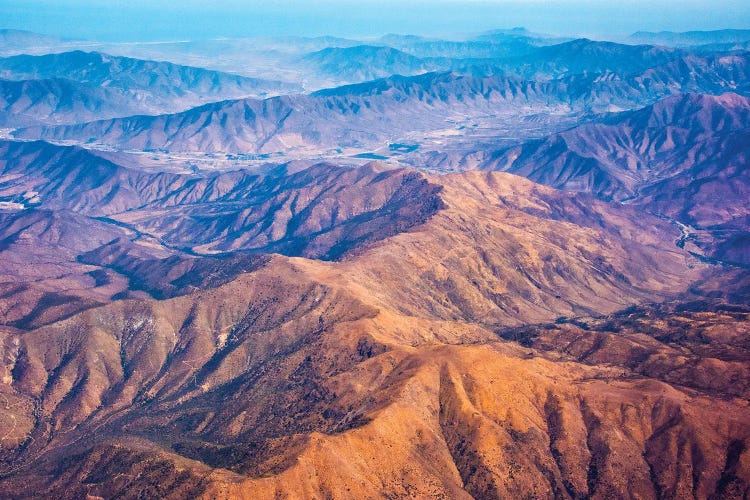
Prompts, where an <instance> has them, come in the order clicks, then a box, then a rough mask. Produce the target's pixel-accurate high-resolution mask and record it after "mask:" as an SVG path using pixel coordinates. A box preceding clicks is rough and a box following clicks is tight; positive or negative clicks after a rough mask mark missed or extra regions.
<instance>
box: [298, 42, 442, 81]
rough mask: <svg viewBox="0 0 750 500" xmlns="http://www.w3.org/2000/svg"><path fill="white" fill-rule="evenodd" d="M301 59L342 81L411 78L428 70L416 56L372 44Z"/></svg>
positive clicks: (333, 49) (332, 48) (340, 48)
mask: <svg viewBox="0 0 750 500" xmlns="http://www.w3.org/2000/svg"><path fill="white" fill-rule="evenodd" d="M302 60H303V62H304V63H305V64H307V65H309V66H310V67H312V68H314V70H315V71H317V72H319V73H321V74H323V75H324V76H326V77H328V78H332V79H334V80H336V81H343V82H360V81H366V80H375V79H377V78H386V77H389V76H391V75H414V74H418V73H424V72H425V71H427V69H428V67H427V66H426V65H425V63H424V62H423V61H422V60H421V59H419V58H418V57H414V56H412V55H409V54H406V53H404V52H401V51H400V50H396V49H393V48H391V47H376V46H372V45H358V46H356V47H344V48H342V47H328V48H325V49H323V50H320V51H318V52H313V53H311V54H307V55H306V56H304V57H303V58H302Z"/></svg>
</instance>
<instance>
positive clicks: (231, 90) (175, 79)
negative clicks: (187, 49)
mask: <svg viewBox="0 0 750 500" xmlns="http://www.w3.org/2000/svg"><path fill="white" fill-rule="evenodd" d="M0 78H2V79H5V80H16V81H26V80H59V79H66V80H70V81H73V82H77V83H78V84H80V87H79V88H81V89H87V90H88V92H89V93H91V95H92V96H96V95H97V94H96V91H106V92H107V93H108V95H111V96H115V98H116V99H117V100H119V101H121V102H122V104H121V106H122V107H121V108H120V109H119V113H118V116H126V115H127V114H135V112H138V113H148V114H158V113H165V112H174V111H179V110H183V109H186V108H189V107H192V106H196V105H198V104H202V103H205V102H210V101H218V100H222V99H229V98H238V97H248V96H265V95H268V94H275V93H280V92H291V91H294V90H296V89H297V87H295V86H293V85H289V84H284V83H281V82H273V81H266V80H258V79H253V78H247V77H241V76H237V75H231V74H228V73H220V72H216V71H210V70H205V69H201V68H193V67H188V66H179V65H176V64H172V63H168V62H156V61H144V60H140V59H133V58H128V57H119V56H111V55H108V54H102V53H98V52H82V51H72V52H62V53H57V54H45V55H40V56H31V55H18V56H12V57H6V58H0ZM78 92H79V93H80V92H82V90H79V91H78ZM47 93H48V94H50V95H49V97H47V99H58V100H70V99H73V98H75V96H71V95H69V93H67V92H65V89H55V88H48V89H47ZM33 97H34V96H33V95H29V96H27V99H32V102H33ZM108 103H109V101H108V100H106V99H105V100H103V101H102V103H101V104H100V105H101V106H106V105H107V104H108ZM109 104H111V103H109ZM105 109H106V108H105ZM134 110H135V112H134ZM104 116H106V114H105V115H103V116H102V118H103V117H104ZM87 118H88V116H87V115H83V116H82V117H80V118H78V119H77V120H76V121H77V122H81V121H85V120H86V119H87Z"/></svg>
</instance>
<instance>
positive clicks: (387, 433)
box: [0, 173, 750, 498]
mask: <svg viewBox="0 0 750 500" xmlns="http://www.w3.org/2000/svg"><path fill="white" fill-rule="evenodd" d="M430 182H433V183H438V184H439V185H442V187H443V189H442V190H441V191H440V196H441V199H442V200H443V202H444V204H445V208H443V209H441V210H440V211H439V212H438V213H436V214H435V215H433V216H432V217H431V218H430V219H428V220H427V221H426V222H425V223H424V224H422V225H421V226H417V227H414V228H412V229H410V230H408V231H407V232H404V233H401V234H398V235H394V236H392V237H390V238H387V239H385V240H381V241H380V242H378V243H375V244H373V245H371V246H366V247H364V248H362V249H361V251H359V252H355V253H354V254H350V255H349V256H348V257H346V258H345V259H344V260H343V261H341V262H330V263H325V262H320V261H313V260H307V259H303V258H298V257H296V258H288V257H282V256H275V257H272V258H271V259H270V260H269V261H267V262H266V263H265V264H264V265H263V266H262V267H261V268H259V269H257V270H255V271H253V272H251V273H249V274H244V275H241V276H239V277H238V278H237V279H235V280H234V281H232V282H230V283H227V284H225V285H222V286H220V287H218V288H212V289H208V290H201V291H196V292H195V293H193V294H190V295H185V296H182V297H177V298H173V299H169V300H166V301H154V300H150V299H141V300H125V301H117V302H114V303H112V304H109V305H107V306H104V307H101V308H96V309H91V310H88V311H86V312H83V313H81V314H79V315H76V316H74V317H71V318H69V319H67V320H64V321H61V322H59V323H56V324H53V325H49V326H45V327H42V328H39V329H35V330H32V331H29V332H26V333H24V334H23V335H13V334H3V335H5V337H4V342H3V345H4V346H8V347H6V350H7V353H6V356H4V357H3V358H2V359H3V362H4V363H5V364H4V366H3V369H4V373H5V374H6V375H5V376H6V377H10V378H6V380H8V381H9V382H8V383H7V384H4V385H2V386H0V388H2V390H3V391H4V392H3V396H4V397H5V398H6V400H7V401H9V402H10V403H9V404H12V405H13V406H12V412H11V413H9V414H5V415H4V416H3V418H5V419H7V421H8V422H13V425H12V426H11V427H9V429H10V432H8V433H7V434H6V436H5V439H4V440H3V448H2V450H3V458H4V460H7V462H5V463H6V464H7V466H6V468H5V469H4V471H3V472H4V474H5V475H4V476H3V479H2V481H0V488H3V489H0V491H3V492H6V491H15V492H16V493H17V494H20V495H21V496H29V495H30V494H33V492H37V493H38V492H40V491H52V489H55V490H56V491H65V492H66V493H65V495H67V496H70V497H75V496H79V495H80V494H81V492H82V491H84V490H86V491H88V492H89V493H91V494H102V493H104V492H105V491H106V492H121V493H122V494H126V495H138V494H141V495H150V496H153V495H157V496H168V497H169V496H172V497H177V496H184V495H190V496H199V495H205V496H206V497H212V496H217V495H230V496H242V495H252V496H254V497H256V498H258V497H260V498H266V497H269V498H270V497H273V496H274V495H279V494H287V495H291V496H315V495H323V494H326V493H330V494H331V495H335V496H339V495H340V496H347V495H351V496H367V495H370V494H374V493H375V492H385V493H387V494H393V495H396V496H398V495H404V494H407V493H409V494H413V495H429V496H434V495H441V494H444V495H449V496H452V497H459V498H461V497H466V498H469V495H471V496H474V497H476V496H492V495H499V496H505V495H510V494H518V493H519V492H521V491H536V492H537V494H538V495H552V494H554V492H558V493H559V494H560V495H563V496H565V493H561V492H568V493H567V495H570V496H574V495H578V496H581V495H586V494H594V495H596V494H602V495H604V494H608V493H607V492H613V491H630V492H632V493H633V494H634V495H635V494H638V495H640V496H642V497H645V498H655V497H656V495H657V491H675V492H677V493H675V494H679V492H682V491H686V490H688V491H692V490H697V491H700V492H706V494H709V493H712V492H717V491H719V492H725V491H735V489H737V488H739V491H744V489H745V488H747V484H748V478H747V477H746V473H745V470H744V469H743V468H742V467H741V466H737V465H736V464H738V463H741V460H744V459H743V458H741V456H744V455H742V453H744V451H742V450H744V449H745V448H744V446H745V444H744V443H746V442H748V439H750V428H749V427H748V425H747V416H748V415H747V409H746V408H745V406H744V405H742V404H740V403H739V401H738V400H735V399H732V398H731V397H729V398H724V399H721V398H718V397H716V396H715V394H716V392H715V391H717V390H718V391H732V390H735V391H740V393H743V394H744V392H742V391H744V390H745V389H743V388H741V387H733V386H732V385H731V384H730V383H729V382H728V381H729V380H733V379H732V377H733V375H732V374H733V373H744V372H743V370H747V362H746V361H745V360H744V358H742V359H740V360H738V359H732V358H731V356H729V355H727V354H720V353H716V354H714V356H716V358H715V360H713V361H710V362H707V363H708V364H706V365H701V369H700V370H699V371H691V370H687V371H683V372H680V373H677V372H674V371H673V370H668V369H662V370H661V371H659V370H658V369H652V370H651V371H648V372H645V371H644V368H643V364H639V365H633V364H631V363H630V359H631V358H633V359H635V357H636V356H638V355H639V353H640V352H641V350H640V349H642V347H641V346H644V345H645V346H647V347H648V349H650V351H649V353H651V355H652V356H653V357H654V359H658V360H660V361H659V362H660V363H661V366H662V367H664V368H668V367H669V366H679V364H680V363H683V361H682V359H683V357H684V355H683V354H682V352H683V351H681V350H678V349H677V348H676V347H675V345H676V343H678V342H683V344H682V345H685V342H692V341H691V340H690V339H689V338H688V339H683V340H680V339H679V337H678V338H673V337H672V335H674V334H673V333H672V332H670V331H668V330H666V329H664V326H663V325H664V322H660V321H654V322H653V325H654V330H652V331H651V332H650V335H651V336H648V335H643V334H636V333H628V334H626V335H623V338H621V339H619V338H618V339H614V340H612V344H610V343H607V342H603V343H600V344H597V347H596V350H595V351H592V352H595V354H592V356H594V355H596V356H609V358H607V359H609V360H610V363H609V364H607V365H604V364H597V365H596V366H594V365H592V364H591V360H592V359H593V358H585V357H583V358H581V357H576V353H575V352H570V351H569V350H565V349H564V347H559V348H558V347H556V346H553V347H551V348H550V347H547V346H546V345H543V344H541V343H540V344H539V345H535V346H534V347H523V346H521V345H519V344H517V343H515V342H513V341H509V340H505V339H503V337H502V336H505V337H507V336H508V334H507V333H506V330H505V329H504V328H507V327H508V326H512V325H514V324H516V321H518V320H521V321H524V322H528V321H533V319H534V318H539V319H541V318H547V319H548V320H551V319H554V318H556V317H557V316H558V315H560V314H564V315H567V314H570V313H573V314H575V312H574V310H571V309H570V308H569V307H570V306H569V305H566V304H577V305H576V306H575V307H577V310H578V311H583V310H586V308H588V307H592V308H598V310H600V311H604V310H610V311H615V310H617V309H619V308H621V307H622V306H623V305H625V304H627V303H629V302H630V301H633V300H635V301H639V300H643V299H644V298H646V297H650V298H654V297H656V296H659V295H662V294H664V293H667V294H669V293H671V292H677V291H679V290H680V289H682V288H683V287H685V286H686V285H687V284H688V283H689V282H690V281H691V280H692V279H693V277H697V276H698V275H699V269H693V270H690V266H691V265H692V266H695V265H697V267H701V266H700V265H698V264H696V263H693V264H691V263H690V257H689V256H688V255H687V253H686V252H684V251H682V250H680V249H678V248H676V247H674V246H673V241H672V240H673V238H674V236H675V235H676V234H673V233H675V232H673V231H672V230H671V229H670V227H669V225H668V224H666V223H664V222H662V221H659V220H658V219H655V218H650V217H648V216H642V215H640V214H637V213H636V212H634V211H632V210H631V209H629V208H626V207H617V206H610V205H607V204H604V203H602V202H597V201H595V200H591V199H590V198H587V197H585V196H581V195H575V194H567V193H562V192H558V191H554V190H551V189H548V188H543V187H539V186H536V185H534V184H532V183H531V182H529V181H527V180H524V179H521V178H518V177H515V176H511V175H507V174H497V173H471V174H461V175H456V176H449V177H433V178H430ZM531 234H533V235H536V236H533V238H532V239H529V235H531ZM562 234H564V235H566V237H565V238H563V239H562V240H561V239H560V238H562V237H561V235H562ZM567 238H569V240H568V239H567ZM563 240H564V241H575V242H576V245H577V247H578V248H577V249H570V248H569V247H568V245H567V244H566V243H564V242H563ZM563 245H565V246H566V248H564V249H563ZM438 256H439V257H438ZM646 256H647V257H646ZM558 259H571V260H570V261H568V262H564V263H563V267H564V268H565V269H568V270H569V273H570V274H569V275H567V276H561V277H560V280H561V281H560V282H559V283H555V282H554V280H555V278H553V276H552V275H551V274H550V272H549V271H551V270H552V269H558V268H557V267H556V266H557V264H556V263H557V262H558ZM685 259H688V260H687V261H686V260H685ZM644 265H645V266H647V267H646V268H644V267H643V266H644ZM592 267H594V268H596V269H598V271H592ZM448 271H449V272H448ZM579 272H580V273H581V274H580V275H579V274H578V273H579ZM620 273H623V274H624V273H629V277H630V278H629V279H630V280H632V282H631V283H628V280H627V279H626V277H625V276H620ZM549 280H552V281H549ZM579 280H582V281H579ZM566 283H567V285H566ZM548 284H553V285H554V288H553V289H549V288H548ZM503 288H505V289H506V290H511V293H509V294H507V295H505V294H504V292H503ZM555 294H557V296H559V297H560V298H559V299H558V298H557V296H556V295H555ZM405 297H411V299H407V300H405ZM708 313H709V314H715V317H714V316H707V315H706V314H705V313H704V314H702V315H700V317H701V318H702V321H705V322H711V324H712V325H713V327H714V330H712V331H713V332H716V333H714V334H713V336H711V337H710V338H705V337H700V334H699V332H700V331H701V330H700V329H696V331H695V335H696V336H697V337H696V338H698V337H700V338H701V339H702V340H701V345H702V346H703V348H704V349H708V348H709V347H707V346H708V345H710V346H715V347H716V348H717V349H721V348H722V346H723V345H728V344H729V343H731V342H734V340H732V339H729V340H727V339H725V338H724V337H722V335H721V334H720V333H718V332H719V331H720V330H717V325H718V326H720V327H722V328H732V327H736V326H737V325H740V326H741V325H745V324H746V321H747V319H746V317H745V316H746V314H744V315H743V313H740V312H737V311H735V312H734V313H732V314H734V316H729V317H728V316H727V314H726V313H722V312H720V311H719V312H716V311H714V312H711V310H709V311H708ZM459 319H460V320H461V321H457V320H459ZM743 327H744V326H743ZM545 328H546V327H545ZM545 328H540V332H542V333H540V334H539V335H540V336H541V335H542V334H543V332H544V329H545ZM561 328H563V329H566V328H567V327H565V326H563V327H561ZM591 328H592V330H594V328H599V326H598V325H597V326H592V327H591ZM495 330H497V331H498V332H499V333H500V336H498V335H497V334H496V333H495ZM565 331H568V330H565ZM662 333H663V334H664V336H660V335H661V334H662ZM586 335H589V336H593V335H594V333H593V332H592V333H588V332H587V333H586ZM691 338H692V337H691ZM16 339H18V340H16ZM707 342H708V343H709V344H707ZM688 345H692V344H688ZM626 349H629V350H630V351H627V350H626ZM736 352H739V351H736ZM743 352H744V351H743ZM94 353H99V354H98V355H95V354H94ZM618 356H619V357H618ZM638 359H642V358H638ZM712 367H713V368H712ZM706 370H714V372H713V373H721V374H722V378H717V377H716V375H714V376H713V377H712V380H713V385H712V386H711V387H710V388H709V387H707V386H706V385H705V382H704V379H703V378H701V376H700V375H698V374H699V373H705V371H706ZM644 373H645V375H644ZM635 374H638V376H634V375H635ZM493 381H494V382H493ZM498 382H501V383H498ZM34 405H37V407H39V408H41V411H40V412H37V414H38V415H39V417H38V420H37V421H36V422H35V421H34V419H33V414H34V413H33V412H34ZM717 408H719V409H720V410H721V412H722V415H723V418H722V420H721V422H719V421H717V420H716V419H715V418H711V417H710V416H709V415H713V414H714V412H715V411H716V409H717ZM11 415H12V417H11ZM155 429H158V431H155ZM623 429H624V430H623ZM29 436H31V437H32V438H33V439H29ZM614 436H620V439H614ZM373 440H375V441H377V442H378V443H380V444H379V445H378V446H376V447H373V446H372V444H371V443H372V441H373ZM21 443H26V444H25V445H23V446H19V445H20V444H21ZM550 443H551V444H550ZM587 443H589V444H588V445H587ZM605 443H607V446H605ZM735 449H739V450H740V451H739V452H737V453H735V451H728V450H735ZM684 453H691V456H701V457H702V459H701V460H696V461H695V462H693V461H691V460H688V461H687V462H686V463H687V464H692V465H690V466H688V465H683V466H682V467H689V471H694V472H695V474H693V473H692V472H691V473H686V472H685V471H683V470H682V469H679V471H678V472H675V470H674V469H673V468H671V467H669V466H668V465H665V464H678V463H683V462H681V461H680V458H679V457H681V456H683V455H684ZM727 453H730V454H732V453H735V454H736V455H737V456H736V457H735V455H732V456H733V457H734V458H732V459H730V460H729V463H730V465H728V466H725V462H726V461H725V460H724V458H725V457H726V454H727ZM622 457H625V458H627V459H622ZM11 464H12V465H11ZM313 471H317V472H315V473H313ZM329 471H335V474H332V473H329ZM508 471H512V474H509V472H508ZM592 471H594V472H592ZM624 477H627V478H628V480H627V482H625V481H624V480H623V478H624ZM730 488H731V490H730ZM597 492H598V493H597Z"/></svg>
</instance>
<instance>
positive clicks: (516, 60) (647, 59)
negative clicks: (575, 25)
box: [493, 38, 684, 80]
mask: <svg viewBox="0 0 750 500" xmlns="http://www.w3.org/2000/svg"><path fill="white" fill-rule="evenodd" d="M682 55H684V54H682V53H681V52H680V51H677V50H675V49H668V48H664V47H654V46H650V45H635V46H633V45H624V44H618V43H614V42H599V41H593V40H588V39H585V38H581V39H577V40H571V41H569V42H563V43H559V44H554V45H547V46H542V47H536V48H535V49H534V50H533V51H531V52H529V53H525V54H519V55H513V56H510V57H506V58H501V59H498V60H495V61H493V64H494V65H495V66H496V67H497V68H499V69H502V70H503V71H504V72H505V73H506V74H508V75H514V76H517V77H519V78H522V79H525V80H551V79H555V78H560V77H562V76H566V75H576V74H584V73H585V74H598V73H617V74H619V75H622V76H624V75H627V74H631V73H638V72H642V71H644V70H645V69H647V68H651V67H655V66H660V65H663V64H665V63H667V62H670V61H672V60H674V59H677V58H679V57H680V56H682Z"/></svg>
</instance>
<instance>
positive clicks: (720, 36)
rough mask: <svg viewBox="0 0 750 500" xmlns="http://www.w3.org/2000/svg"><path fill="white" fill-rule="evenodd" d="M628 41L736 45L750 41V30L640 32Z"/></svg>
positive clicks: (681, 45) (653, 43) (685, 44)
mask: <svg viewBox="0 0 750 500" xmlns="http://www.w3.org/2000/svg"><path fill="white" fill-rule="evenodd" d="M628 41H629V42H631V43H640V44H651V45H665V46H668V47H691V46H699V45H715V44H735V43H742V42H748V41H750V30H715V31H686V32H682V33H675V32H673V31H660V32H658V33H653V32H649V31H638V32H636V33H633V34H632V35H630V36H629V37H628Z"/></svg>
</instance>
